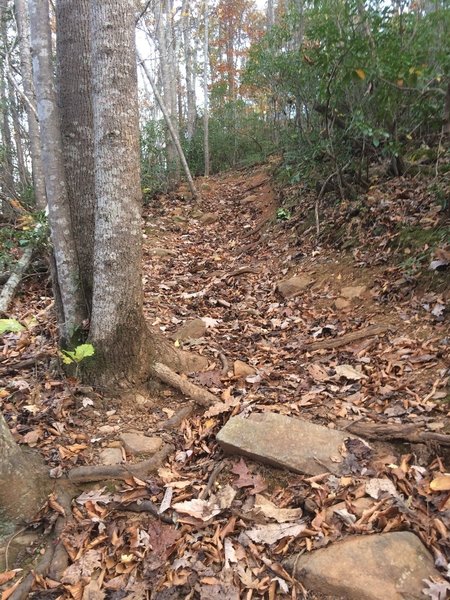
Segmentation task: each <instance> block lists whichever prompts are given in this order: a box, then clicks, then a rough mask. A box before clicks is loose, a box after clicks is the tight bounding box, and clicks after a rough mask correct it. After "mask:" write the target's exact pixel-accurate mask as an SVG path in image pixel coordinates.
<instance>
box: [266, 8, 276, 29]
mask: <svg viewBox="0 0 450 600" xmlns="http://www.w3.org/2000/svg"><path fill="white" fill-rule="evenodd" d="M266 20H267V31H269V30H270V29H272V27H273V26H274V24H275V12H274V6H273V0H267V11H266Z"/></svg>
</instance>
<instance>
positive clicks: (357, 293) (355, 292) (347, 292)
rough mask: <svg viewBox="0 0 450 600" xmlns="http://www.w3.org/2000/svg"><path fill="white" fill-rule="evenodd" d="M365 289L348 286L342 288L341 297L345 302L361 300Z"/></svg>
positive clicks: (358, 286)
mask: <svg viewBox="0 0 450 600" xmlns="http://www.w3.org/2000/svg"><path fill="white" fill-rule="evenodd" d="M366 289H367V288H366V286H365V285H350V286H348V287H344V288H342V290H341V296H342V297H343V298H346V299H347V300H354V299H355V298H361V296H362V295H363V294H364V293H365V291H366Z"/></svg>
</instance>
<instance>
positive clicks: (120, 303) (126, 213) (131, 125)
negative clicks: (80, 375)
mask: <svg viewBox="0 0 450 600" xmlns="http://www.w3.org/2000/svg"><path fill="white" fill-rule="evenodd" d="M90 8H91V12H90V17H91V40H92V102H93V117H94V119H93V120H94V156H95V190H96V197H97V206H96V214H95V252H94V289H93V299H92V318H91V329H90V341H91V342H92V344H93V345H94V347H95V352H96V356H95V361H94V363H95V364H94V366H93V369H92V371H91V374H92V376H93V377H94V378H95V379H96V380H97V383H101V384H107V383H109V384H110V383H111V382H112V381H117V380H121V379H125V380H128V381H133V380H135V379H136V378H137V377H138V376H139V374H140V369H141V366H142V363H143V361H144V360H145V358H146V356H145V355H146V344H145V337H146V334H147V329H146V326H145V323H144V316H143V290H142V233H141V205H142V197H141V186H140V151H139V126H138V101H137V100H138V99H137V70H136V50H135V37H134V20H135V14H134V10H135V2H134V0H120V2H118V1H117V0H104V1H101V0H92V2H91V3H90Z"/></svg>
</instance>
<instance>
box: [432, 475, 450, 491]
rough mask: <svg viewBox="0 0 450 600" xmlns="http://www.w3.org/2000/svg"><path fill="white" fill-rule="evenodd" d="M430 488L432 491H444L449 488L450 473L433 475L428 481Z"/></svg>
mask: <svg viewBox="0 0 450 600" xmlns="http://www.w3.org/2000/svg"><path fill="white" fill-rule="evenodd" d="M430 488H431V489H432V490H433V492H446V491H448V490H450V475H447V474H445V475H440V476H439V477H435V478H434V479H433V481H431V482H430Z"/></svg>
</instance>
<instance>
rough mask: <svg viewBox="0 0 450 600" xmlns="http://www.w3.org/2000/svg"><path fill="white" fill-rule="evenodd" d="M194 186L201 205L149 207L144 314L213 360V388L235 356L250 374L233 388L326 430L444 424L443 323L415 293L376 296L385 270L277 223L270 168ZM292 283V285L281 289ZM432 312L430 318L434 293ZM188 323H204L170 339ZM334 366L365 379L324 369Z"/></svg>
mask: <svg viewBox="0 0 450 600" xmlns="http://www.w3.org/2000/svg"><path fill="white" fill-rule="evenodd" d="M199 184H200V186H201V188H202V194H203V203H202V205H201V206H200V207H199V209H197V208H195V209H192V208H191V207H190V205H189V203H188V202H187V201H183V200H180V199H179V198H180V196H178V200H177V197H174V198H173V199H171V198H170V197H165V198H163V199H162V200H160V204H159V205H157V206H155V207H153V208H150V209H149V211H148V213H147V215H146V225H145V231H146V235H147V239H146V267H145V289H146V311H147V316H148V318H149V320H150V321H151V322H153V323H154V324H155V325H158V326H159V327H161V329H162V330H163V331H165V332H167V333H169V334H170V335H171V336H172V337H173V338H174V340H176V339H177V337H179V338H185V339H184V341H183V340H182V339H179V341H178V342H177V343H180V344H182V345H183V346H184V347H195V349H196V351H199V352H201V353H204V354H205V355H207V356H208V357H209V358H212V359H213V363H212V364H211V372H210V376H209V380H210V382H212V381H214V382H215V384H214V385H212V383H210V384H209V386H210V387H213V388H219V389H223V388H226V387H227V386H228V385H229V384H230V382H233V381H236V379H233V377H234V376H235V375H236V374H235V373H234V372H233V363H234V361H236V360H240V361H243V362H245V363H247V364H248V365H249V366H250V367H251V368H252V369H253V370H254V373H251V374H250V377H249V379H248V380H247V381H246V382H245V381H244V383H241V384H240V385H239V386H237V387H238V388H240V391H239V393H240V394H243V395H245V397H246V399H247V400H250V399H251V400H252V401H254V402H257V403H258V406H264V407H265V410H269V409H270V410H275V411H278V412H282V413H286V414H293V415H295V414H301V415H302V417H303V418H310V419H313V420H319V421H322V422H325V423H326V424H328V425H330V424H331V425H332V424H333V423H340V422H341V421H342V420H344V421H345V420H349V421H360V420H364V421H374V422H377V423H400V422H402V423H414V424H415V425H419V424H421V425H426V424H428V423H431V430H433V431H441V432H443V429H444V428H445V427H446V425H445V424H444V421H443V417H444V416H445V414H446V413H447V412H448V404H446V402H445V399H446V397H447V396H446V395H447V393H448V392H447V391H446V375H445V369H446V368H448V365H447V364H446V361H445V357H446V354H447V352H446V351H447V350H448V326H447V325H446V323H445V321H443V320H439V319H436V318H435V315H434V314H433V312H432V311H431V312H428V313H427V312H426V310H425V309H424V308H423V307H422V306H421V302H422V303H424V302H425V301H424V300H422V299H421V298H417V297H415V296H414V294H410V295H408V296H407V297H406V298H404V299H402V300H398V299H397V300H396V299H393V300H392V301H386V295H385V289H386V287H387V284H388V283H389V281H386V280H385V279H384V277H385V271H386V269H382V268H381V267H371V266H370V261H367V260H366V261H365V262H363V263H362V264H361V262H360V261H359V262H358V260H357V259H355V258H354V256H353V255H352V254H351V253H349V252H345V251H344V252H340V251H335V250H334V249H332V248H331V249H328V250H327V249H326V248H321V247H314V246H313V245H312V243H311V239H308V238H307V239H305V240H304V241H302V240H301V239H300V240H299V239H298V236H297V233H296V231H295V229H294V230H292V229H291V228H289V226H288V224H287V223H283V222H276V210H277V202H276V198H275V193H274V191H273V189H272V187H271V180H270V176H269V173H268V170H267V169H265V168H260V169H258V170H255V171H251V172H248V173H242V174H241V173H238V175H236V174H231V175H225V176H222V177H216V178H210V179H209V180H207V181H200V182H199ZM181 193H182V192H181ZM373 252H374V261H373V262H374V263H375V262H376V261H375V258H376V253H377V249H376V248H374V249H373ZM293 277H297V279H295V280H294V281H293V286H294V287H293V288H289V286H287V287H286V285H283V283H281V282H285V281H286V280H290V279H292V278H293ZM280 283H281V285H280ZM425 300H426V299H425ZM428 302H430V300H428ZM431 302H433V300H431ZM441 302H444V300H441ZM433 306H434V307H435V312H436V314H438V311H439V295H437V296H436V295H435V296H434V304H432V307H431V308H433ZM194 319H204V323H205V326H204V328H202V325H201V323H200V324H199V323H197V325H198V326H199V329H197V330H195V323H194V325H193V327H194V330H193V333H192V335H190V332H189V331H187V332H185V331H184V330H181V333H180V334H178V333H177V332H178V331H179V330H180V328H181V326H182V325H183V324H185V323H186V322H189V321H191V320H194ZM373 333H374V334H373ZM366 334H367V335H366ZM348 335H350V338H349V340H348V343H347V344H345V343H344V344H342V343H339V342H342V340H345V339H347V338H345V337H344V338H343V337H342V336H348ZM352 336H353V338H355V339H352ZM338 340H339V342H338ZM320 342H324V344H322V345H323V346H324V349H321V348H320V346H321V344H320ZM335 342H338V343H336V344H335ZM314 344H316V347H318V349H317V350H313V349H314V348H315V346H314ZM334 345H336V347H335V348H333V346H334ZM327 346H328V347H327ZM220 356H222V360H221V359H220ZM224 356H225V357H226V359H227V363H228V370H227V369H223V366H224V365H223V357H224ZM214 357H216V358H214ZM342 364H345V365H350V366H351V367H352V368H354V369H355V370H356V371H359V372H360V374H361V376H360V377H358V375H357V374H354V375H353V379H352V377H351V376H350V377H349V378H345V377H339V376H337V375H334V376H333V373H334V371H333V370H334V369H335V367H336V366H338V365H342ZM226 366H227V365H225V367H226ZM224 371H226V373H225V372H224ZM207 380H208V378H206V381H207ZM240 381H242V380H240ZM447 427H448V424H447Z"/></svg>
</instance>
